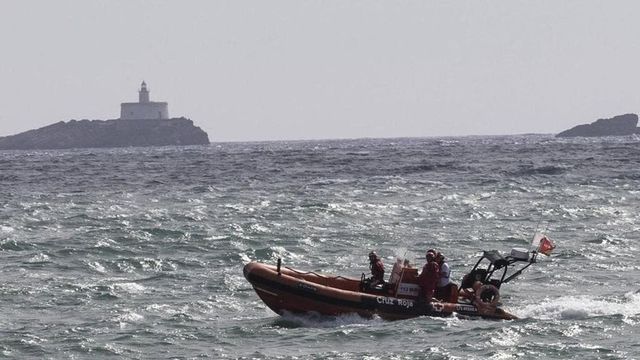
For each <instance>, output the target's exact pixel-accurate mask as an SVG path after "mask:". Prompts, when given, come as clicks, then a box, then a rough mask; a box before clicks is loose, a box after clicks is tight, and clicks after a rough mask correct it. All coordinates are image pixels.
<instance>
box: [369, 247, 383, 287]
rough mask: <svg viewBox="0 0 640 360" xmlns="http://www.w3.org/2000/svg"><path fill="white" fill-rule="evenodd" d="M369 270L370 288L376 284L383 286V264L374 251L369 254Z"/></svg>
mask: <svg viewBox="0 0 640 360" xmlns="http://www.w3.org/2000/svg"><path fill="white" fill-rule="evenodd" d="M369 268H370V269H371V283H370V284H369V286H370V287H374V286H376V285H378V284H384V264H382V260H380V258H379V257H378V254H376V252H375V251H372V252H370V253H369Z"/></svg>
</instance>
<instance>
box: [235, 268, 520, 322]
mask: <svg viewBox="0 0 640 360" xmlns="http://www.w3.org/2000/svg"><path fill="white" fill-rule="evenodd" d="M278 270H279V271H278ZM244 276H245V278H246V279H247V280H248V281H249V283H251V285H252V286H253V288H254V290H255V291H256V293H257V294H258V296H259V297H260V299H262V301H263V302H264V303H265V304H266V305H267V306H268V307H269V308H270V309H271V310H273V311H274V312H276V313H278V314H282V313H283V311H289V312H292V313H309V312H315V313H319V314H322V315H330V316H336V315H342V314H350V313H356V314H359V315H360V316H363V317H372V316H374V315H377V316H380V317H381V318H383V319H387V320H396V319H407V318H412V317H417V316H450V315H451V314H453V313H454V312H455V313H458V314H461V315H465V316H474V317H483V318H491V319H505V320H511V319H515V318H516V317H515V316H514V315H512V314H509V313H507V312H505V311H504V310H502V309H500V308H496V309H492V310H491V311H486V310H479V309H478V308H477V307H476V306H474V305H472V304H468V303H447V302H433V303H431V304H426V303H424V302H422V303H421V302H418V301H417V300H415V299H411V298H399V297H395V296H389V294H386V293H371V292H366V291H362V290H361V284H360V279H353V278H346V277H342V276H337V277H329V276H324V275H320V274H316V273H313V272H300V271H297V270H294V269H291V268H286V267H283V268H281V269H278V268H277V267H276V266H272V265H266V264H262V263H258V262H250V263H248V264H247V265H245V267H244Z"/></svg>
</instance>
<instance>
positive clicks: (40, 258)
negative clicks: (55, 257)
mask: <svg viewBox="0 0 640 360" xmlns="http://www.w3.org/2000/svg"><path fill="white" fill-rule="evenodd" d="M27 262H28V263H30V264H38V263H46V262H49V255H47V254H43V253H39V254H37V255H34V256H33V257H31V259H29V260H27Z"/></svg>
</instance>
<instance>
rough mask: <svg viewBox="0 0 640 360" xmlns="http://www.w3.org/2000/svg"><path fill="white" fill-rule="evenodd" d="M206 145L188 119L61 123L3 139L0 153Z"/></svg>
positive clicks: (72, 121)
mask: <svg viewBox="0 0 640 360" xmlns="http://www.w3.org/2000/svg"><path fill="white" fill-rule="evenodd" d="M206 144H209V136H208V135H207V133H206V132H204V131H203V130H202V129H200V128H199V127H196V126H194V125H193V121H191V120H189V119H185V118H174V119H135V120H132V119H131V120H123V119H117V120H80V121H77V120H70V121H68V122H64V121H60V122H57V123H55V124H51V125H49V126H45V127H43V128H40V129H36V130H29V131H25V132H23V133H20V134H17V135H12V136H6V137H1V138H0V150H35V149H72V148H105V147H128V146H167V145H206Z"/></svg>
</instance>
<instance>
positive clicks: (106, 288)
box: [0, 136, 640, 359]
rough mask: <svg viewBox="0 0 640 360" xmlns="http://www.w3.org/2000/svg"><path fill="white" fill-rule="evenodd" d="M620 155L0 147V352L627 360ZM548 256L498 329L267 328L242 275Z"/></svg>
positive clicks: (499, 147)
mask: <svg viewBox="0 0 640 360" xmlns="http://www.w3.org/2000/svg"><path fill="white" fill-rule="evenodd" d="M639 200H640V140H639V139H638V138H604V139H571V140H567V139H555V138H552V137H548V136H512V137H471V138H431V139H384V140H345V141H304V142H265V143H231V144H226V143H225V144H213V145H211V146H209V147H189V148H132V149H109V150H97V149H90V150H73V151H31V152H29V151H16V152H11V151H4V152H0V256H1V259H0V260H1V261H0V275H1V278H2V281H1V282H0V313H1V315H0V357H7V358H76V359H86V358H144V359H157V358H212V359H219V358H229V359H234V358H245V359H272V358H279V359H377V358H387V359H538V358H548V359H637V358H640V345H638V344H639V339H640V329H639V324H640V294H639V293H638V290H639V289H640V285H639V284H638V280H639V279H640V266H639V265H638V261H637V258H638V256H639V255H640V248H639V245H638V241H640V225H639V224H640V221H639V220H640V215H639V214H638V210H639V208H640V206H639V204H640V201H639ZM536 228H539V229H541V230H546V231H547V233H548V234H549V235H550V236H551V237H552V238H553V239H554V240H555V242H556V243H557V245H558V248H557V249H556V251H555V253H554V255H553V256H552V257H550V258H542V259H541V261H540V263H538V264H536V266H533V267H532V268H530V269H529V270H528V271H527V272H526V273H525V274H524V275H523V276H522V277H521V278H520V279H518V280H517V281H514V282H513V283H510V284H508V285H505V287H504V288H503V290H502V297H503V303H504V304H505V307H506V308H508V310H510V311H511V312H513V313H515V314H517V315H518V316H520V317H521V318H522V319H520V320H516V321H488V320H467V319H461V318H457V317H451V318H446V319H438V318H430V317H421V318H416V319H411V320H405V321H395V322H385V321H382V320H380V319H376V318H374V319H362V318H359V317H357V316H355V315H350V316H343V317H338V318H318V317H314V316H285V317H280V316H277V315H275V314H274V313H272V312H271V311H270V310H269V309H268V308H266V307H265V305H264V304H263V303H262V302H261V301H260V300H259V299H258V297H257V295H256V294H255V292H254V291H253V289H252V288H251V287H250V286H249V284H248V283H247V282H246V281H245V279H244V278H243V276H242V267H243V265H244V263H246V262H248V261H250V260H260V261H266V262H275V259H276V258H278V257H281V258H282V259H283V261H284V263H285V265H288V266H292V267H296V268H300V269H304V270H314V271H320V272H326V273H333V274H343V275H348V276H354V277H359V276H360V273H361V272H363V271H367V257H366V255H367V253H368V252H369V250H371V249H376V250H377V251H378V253H380V254H381V255H382V256H383V257H384V258H385V263H386V264H387V269H389V268H390V264H391V263H392V261H393V258H394V256H395V255H404V254H405V253H406V256H407V257H409V258H410V259H414V262H418V263H420V264H421V262H422V257H423V254H424V251H425V249H427V248H432V247H435V248H438V249H440V250H441V251H443V252H444V253H445V254H446V255H447V256H448V259H449V263H450V265H451V267H452V270H453V277H454V279H455V280H456V281H459V278H460V277H461V276H462V274H463V272H464V271H467V270H468V269H469V268H470V267H471V266H472V265H473V263H474V262H475V260H476V257H477V256H478V255H479V254H480V251H481V250H483V249H498V250H503V251H508V250H509V249H510V248H512V247H526V246H527V245H528V243H529V242H530V239H531V237H532V235H533V233H534V232H535V230H536Z"/></svg>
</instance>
